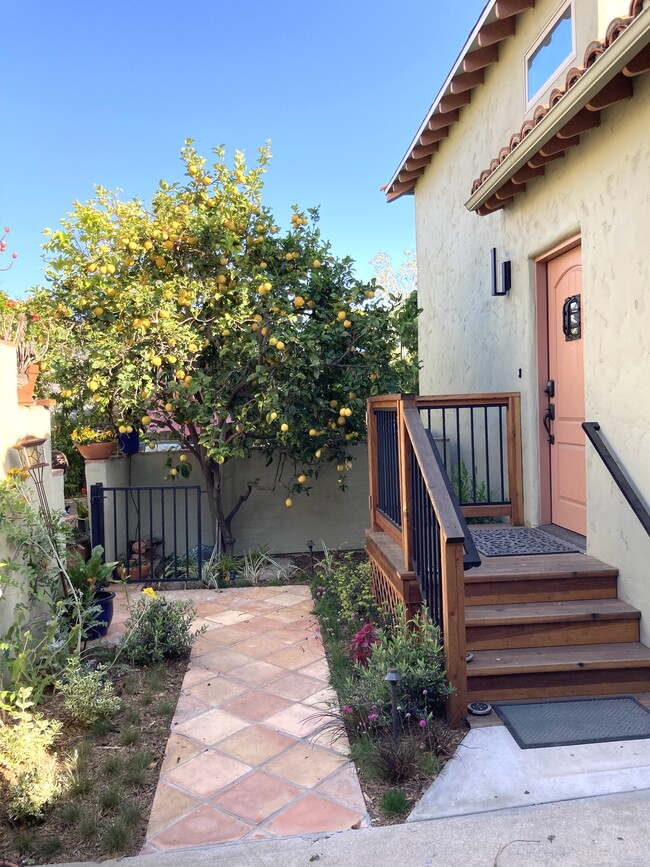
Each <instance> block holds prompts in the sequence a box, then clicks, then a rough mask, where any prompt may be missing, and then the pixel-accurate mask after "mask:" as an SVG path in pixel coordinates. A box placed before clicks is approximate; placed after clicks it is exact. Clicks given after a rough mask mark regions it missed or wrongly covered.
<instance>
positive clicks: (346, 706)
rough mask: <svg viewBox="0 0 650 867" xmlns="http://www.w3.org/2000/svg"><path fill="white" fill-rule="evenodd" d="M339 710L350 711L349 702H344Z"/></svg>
mask: <svg viewBox="0 0 650 867" xmlns="http://www.w3.org/2000/svg"><path fill="white" fill-rule="evenodd" d="M341 710H342V711H343V713H352V708H351V707H350V705H349V704H344V705H343V707H342V708H341Z"/></svg>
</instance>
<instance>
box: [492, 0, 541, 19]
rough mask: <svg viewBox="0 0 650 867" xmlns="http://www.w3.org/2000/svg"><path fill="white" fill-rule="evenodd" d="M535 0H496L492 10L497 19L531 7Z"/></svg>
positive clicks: (508, 16) (516, 13)
mask: <svg viewBox="0 0 650 867" xmlns="http://www.w3.org/2000/svg"><path fill="white" fill-rule="evenodd" d="M534 5H535V0H497V3H496V5H495V7H494V11H495V13H496V16H497V18H498V19H499V20H501V19H503V18H511V17H512V16H513V15H518V14H519V13H520V12H523V11H524V9H532V8H533V6H534Z"/></svg>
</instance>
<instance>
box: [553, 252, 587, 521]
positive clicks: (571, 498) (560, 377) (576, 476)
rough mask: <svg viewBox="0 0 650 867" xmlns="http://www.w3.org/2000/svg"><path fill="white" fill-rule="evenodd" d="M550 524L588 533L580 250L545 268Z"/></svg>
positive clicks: (564, 254) (567, 253) (563, 256)
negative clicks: (546, 286) (549, 440)
mask: <svg viewBox="0 0 650 867" xmlns="http://www.w3.org/2000/svg"><path fill="white" fill-rule="evenodd" d="M547 285H548V369H549V380H550V381H551V383H552V385H551V386H550V389H549V390H550V392H551V394H550V395H549V405H550V406H549V409H550V411H551V412H550V415H551V418H550V419H547V424H548V425H549V426H550V432H551V437H550V439H551V443H550V445H549V448H550V467H551V521H552V523H553V524H557V525H558V526H560V527H566V529H568V530H573V531H574V532H575V533H580V534H581V535H583V536H585V535H586V534H587V481H586V464H585V435H584V432H583V430H582V427H581V425H582V422H583V421H584V420H585V375H584V349H583V346H584V305H583V303H582V300H583V299H582V258H581V252H580V247H574V248H573V249H572V250H569V251H568V252H566V253H562V255H560V256H558V257H557V258H555V259H551V260H550V261H549V262H548V263H547Z"/></svg>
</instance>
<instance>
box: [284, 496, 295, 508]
mask: <svg viewBox="0 0 650 867" xmlns="http://www.w3.org/2000/svg"><path fill="white" fill-rule="evenodd" d="M284 505H285V506H286V507H287V509H290V508H291V507H292V506H293V500H292V499H291V497H287V499H286V500H285V501H284Z"/></svg>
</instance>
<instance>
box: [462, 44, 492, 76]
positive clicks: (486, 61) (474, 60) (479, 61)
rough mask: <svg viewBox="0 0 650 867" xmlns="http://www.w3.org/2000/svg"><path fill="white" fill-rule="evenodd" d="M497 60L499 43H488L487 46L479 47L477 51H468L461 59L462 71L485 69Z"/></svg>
mask: <svg viewBox="0 0 650 867" xmlns="http://www.w3.org/2000/svg"><path fill="white" fill-rule="evenodd" d="M498 62H499V43H498V42H495V43H494V45H488V47H487V48H479V49H478V50H477V51H470V53H469V54H468V55H467V56H466V57H465V59H464V60H463V72H476V71H477V70H479V69H485V67H486V66H492V64H493V63H498Z"/></svg>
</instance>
